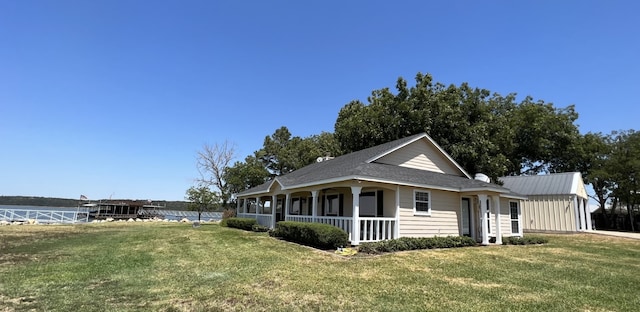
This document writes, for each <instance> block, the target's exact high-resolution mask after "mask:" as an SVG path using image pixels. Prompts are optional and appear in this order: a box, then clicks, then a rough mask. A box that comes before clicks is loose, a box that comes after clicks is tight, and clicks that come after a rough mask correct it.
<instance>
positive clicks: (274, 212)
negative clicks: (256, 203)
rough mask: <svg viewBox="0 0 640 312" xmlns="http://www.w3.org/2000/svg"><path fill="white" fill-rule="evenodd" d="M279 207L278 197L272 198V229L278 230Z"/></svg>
mask: <svg viewBox="0 0 640 312" xmlns="http://www.w3.org/2000/svg"><path fill="white" fill-rule="evenodd" d="M277 205H278V195H275V194H273V195H272V196H271V228H272V229H275V228H276V206H277Z"/></svg>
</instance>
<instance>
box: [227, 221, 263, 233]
mask: <svg viewBox="0 0 640 312" xmlns="http://www.w3.org/2000/svg"><path fill="white" fill-rule="evenodd" d="M225 220H227V226H228V227H232V228H236V229H241V230H245V231H252V230H253V226H254V225H257V224H258V221H257V220H256V219H253V218H228V219H225Z"/></svg>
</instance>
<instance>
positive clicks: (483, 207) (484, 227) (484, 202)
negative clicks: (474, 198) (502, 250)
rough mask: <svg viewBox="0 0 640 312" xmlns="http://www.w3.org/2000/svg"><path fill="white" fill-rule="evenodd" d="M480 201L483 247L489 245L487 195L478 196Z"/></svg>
mask: <svg viewBox="0 0 640 312" xmlns="http://www.w3.org/2000/svg"><path fill="white" fill-rule="evenodd" d="M478 200H479V201H480V229H481V230H482V245H489V231H488V230H489V229H487V195H485V194H480V195H478Z"/></svg>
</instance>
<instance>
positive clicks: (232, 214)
mask: <svg viewBox="0 0 640 312" xmlns="http://www.w3.org/2000/svg"><path fill="white" fill-rule="evenodd" d="M235 216H236V211H235V210H233V209H225V210H224V211H223V212H222V220H220V226H227V219H229V218H233V217H235Z"/></svg>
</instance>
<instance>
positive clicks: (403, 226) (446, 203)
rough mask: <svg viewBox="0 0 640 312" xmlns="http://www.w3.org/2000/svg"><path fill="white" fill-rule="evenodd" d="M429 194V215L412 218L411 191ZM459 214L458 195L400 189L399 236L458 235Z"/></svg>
mask: <svg viewBox="0 0 640 312" xmlns="http://www.w3.org/2000/svg"><path fill="white" fill-rule="evenodd" d="M414 190H419V191H429V192H430V193H431V197H430V199H429V200H430V201H431V215H430V216H420V215H418V216H414V214H413V191H414ZM459 214H460V194H458V193H454V192H445V191H437V190H427V189H415V188H410V187H401V188H400V236H409V237H429V236H436V235H438V236H447V235H454V236H457V235H460V228H459V226H458V216H459Z"/></svg>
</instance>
